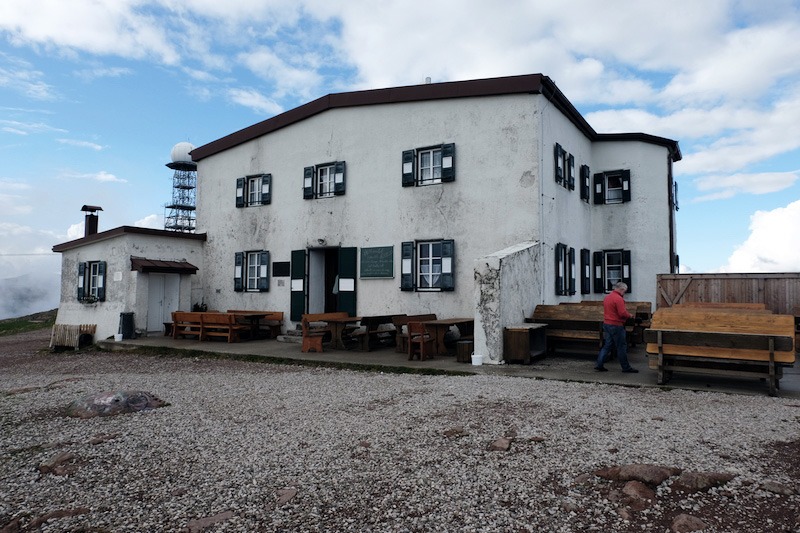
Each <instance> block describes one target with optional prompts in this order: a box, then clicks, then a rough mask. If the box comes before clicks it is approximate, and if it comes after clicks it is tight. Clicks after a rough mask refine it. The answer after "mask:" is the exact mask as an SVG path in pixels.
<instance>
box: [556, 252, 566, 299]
mask: <svg viewBox="0 0 800 533" xmlns="http://www.w3.org/2000/svg"><path fill="white" fill-rule="evenodd" d="M554 252H555V260H556V264H555V273H556V275H555V281H556V296H563V295H564V294H566V291H565V290H564V276H565V273H566V266H567V265H566V264H565V263H566V257H565V256H566V246H565V245H564V244H561V243H558V244H556V247H555V250H554Z"/></svg>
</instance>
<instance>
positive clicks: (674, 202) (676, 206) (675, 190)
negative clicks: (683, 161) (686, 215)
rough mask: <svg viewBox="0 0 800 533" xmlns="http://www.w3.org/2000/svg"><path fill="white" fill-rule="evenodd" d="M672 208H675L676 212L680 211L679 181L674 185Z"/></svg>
mask: <svg viewBox="0 0 800 533" xmlns="http://www.w3.org/2000/svg"><path fill="white" fill-rule="evenodd" d="M672 206H673V207H674V208H675V211H678V210H679V207H678V182H677V181H675V182H673V183H672Z"/></svg>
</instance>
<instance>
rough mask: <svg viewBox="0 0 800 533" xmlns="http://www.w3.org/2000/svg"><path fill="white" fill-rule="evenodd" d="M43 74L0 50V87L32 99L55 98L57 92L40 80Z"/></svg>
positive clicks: (25, 62)
mask: <svg viewBox="0 0 800 533" xmlns="http://www.w3.org/2000/svg"><path fill="white" fill-rule="evenodd" d="M0 9H2V8H1V7H0ZM43 76H44V74H43V73H42V72H40V71H39V70H36V69H34V68H33V67H32V66H31V65H30V63H28V62H27V61H24V60H22V59H19V58H17V57H14V56H11V55H8V54H5V53H2V52H0V87H8V88H9V89H11V90H13V91H14V92H17V93H20V94H22V95H24V96H27V97H29V98H32V99H34V100H55V99H56V98H57V94H56V92H55V90H54V89H53V87H51V86H50V85H48V84H47V83H45V82H44V81H42V79H41V78H42V77H43Z"/></svg>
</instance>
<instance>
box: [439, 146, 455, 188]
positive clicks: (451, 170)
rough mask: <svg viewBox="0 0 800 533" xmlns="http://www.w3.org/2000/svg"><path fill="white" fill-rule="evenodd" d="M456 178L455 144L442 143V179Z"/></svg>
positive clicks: (453, 179) (451, 179)
mask: <svg viewBox="0 0 800 533" xmlns="http://www.w3.org/2000/svg"><path fill="white" fill-rule="evenodd" d="M455 180H456V145H455V144H453V143H450V144H443V145H442V181H443V182H446V181H455Z"/></svg>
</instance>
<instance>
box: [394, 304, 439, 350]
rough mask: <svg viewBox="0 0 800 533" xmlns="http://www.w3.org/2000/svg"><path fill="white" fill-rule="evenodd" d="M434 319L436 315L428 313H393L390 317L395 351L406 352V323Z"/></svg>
mask: <svg viewBox="0 0 800 533" xmlns="http://www.w3.org/2000/svg"><path fill="white" fill-rule="evenodd" d="M428 320H436V315H435V314H433V313H428V314H424V315H395V316H393V317H392V324H394V328H395V330H396V332H395V336H394V339H395V351H396V352H398V353H408V323H409V322H427V321H428Z"/></svg>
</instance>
